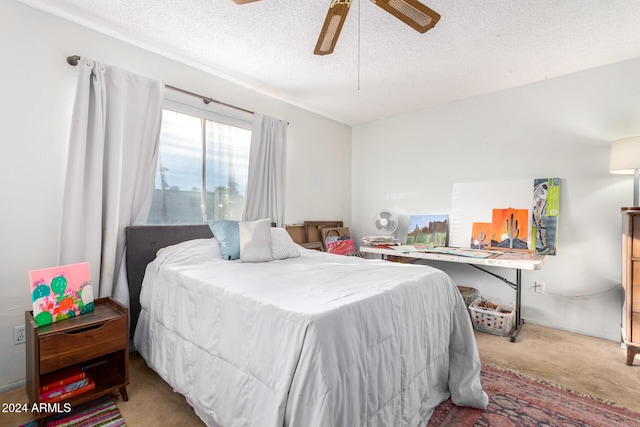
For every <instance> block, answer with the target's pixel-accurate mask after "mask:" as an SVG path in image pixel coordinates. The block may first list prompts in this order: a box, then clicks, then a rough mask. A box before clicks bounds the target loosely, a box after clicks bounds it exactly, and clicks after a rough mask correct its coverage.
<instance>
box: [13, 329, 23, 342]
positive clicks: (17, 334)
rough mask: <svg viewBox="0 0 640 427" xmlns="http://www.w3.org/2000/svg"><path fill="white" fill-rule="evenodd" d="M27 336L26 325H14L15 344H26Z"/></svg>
mask: <svg viewBox="0 0 640 427" xmlns="http://www.w3.org/2000/svg"><path fill="white" fill-rule="evenodd" d="M25 340H26V336H25V333H24V325H21V326H14V327H13V343H14V344H15V345H18V344H24V342H25Z"/></svg>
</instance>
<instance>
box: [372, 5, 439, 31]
mask: <svg viewBox="0 0 640 427" xmlns="http://www.w3.org/2000/svg"><path fill="white" fill-rule="evenodd" d="M371 1H372V2H373V3H375V4H376V5H378V6H380V7H381V8H383V9H384V10H386V11H387V12H389V13H390V14H392V15H393V16H395V17H396V18H398V19H399V20H401V21H402V22H404V23H405V24H407V25H408V26H410V27H411V28H413V29H414V30H416V31H418V32H420V33H426V32H427V31H429V30H430V29H431V28H433V27H434V26H435V25H436V24H437V23H438V21H439V20H440V14H439V13H437V12H435V11H434V10H432V9H429V8H428V7H427V6H425V5H424V4H422V3H420V2H419V1H418V0H371Z"/></svg>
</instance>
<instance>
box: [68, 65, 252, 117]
mask: <svg viewBox="0 0 640 427" xmlns="http://www.w3.org/2000/svg"><path fill="white" fill-rule="evenodd" d="M78 61H80V55H72V56H67V63H68V64H69V65H72V66H74V67H75V66H76V65H78ZM164 86H165V87H166V88H169V89H172V90H175V91H176V92H180V93H184V94H185V95H190V96H194V97H196V98H200V99H202V102H204V103H205V104H207V105H208V104H209V103H211V102H214V103H216V104H218V105H224V106H225V107H229V108H234V109H236V110H239V111H244V112H245V113H249V114H253V111H249V110H245V109H244V108H240V107H236V106H235V105H231V104H227V103H225V102H222V101H218V100H217V99H213V98H208V97H206V96H202V95H198V94H197V93H193V92H189V91H188V90H184V89H180V88H179V87H175V86H170V85H168V84H165V85H164Z"/></svg>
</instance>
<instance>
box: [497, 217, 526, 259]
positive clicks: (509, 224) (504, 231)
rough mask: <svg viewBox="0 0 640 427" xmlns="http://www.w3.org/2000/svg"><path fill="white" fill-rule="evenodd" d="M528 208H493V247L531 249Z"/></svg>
mask: <svg viewBox="0 0 640 427" xmlns="http://www.w3.org/2000/svg"><path fill="white" fill-rule="evenodd" d="M528 233H529V210H528V209H513V208H507V209H493V215H492V221H491V247H494V248H500V249H525V250H526V249H529V247H528V244H527V235H528Z"/></svg>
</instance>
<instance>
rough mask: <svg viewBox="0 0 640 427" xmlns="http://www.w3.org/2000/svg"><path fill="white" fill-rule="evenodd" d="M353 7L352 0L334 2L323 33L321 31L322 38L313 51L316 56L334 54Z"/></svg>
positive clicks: (334, 0) (333, 0)
mask: <svg viewBox="0 0 640 427" xmlns="http://www.w3.org/2000/svg"><path fill="white" fill-rule="evenodd" d="M350 6H351V0H332V1H331V5H330V6H329V12H327V17H326V18H325V20H324V24H323V25H322V31H320V37H319V38H318V43H316V48H315V50H314V51H313V53H314V54H315V55H328V54H330V53H333V49H334V48H335V47H336V42H337V41H338V36H339V35H340V31H341V30H342V25H343V24H344V20H345V18H346V17H347V13H349V7H350Z"/></svg>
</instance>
